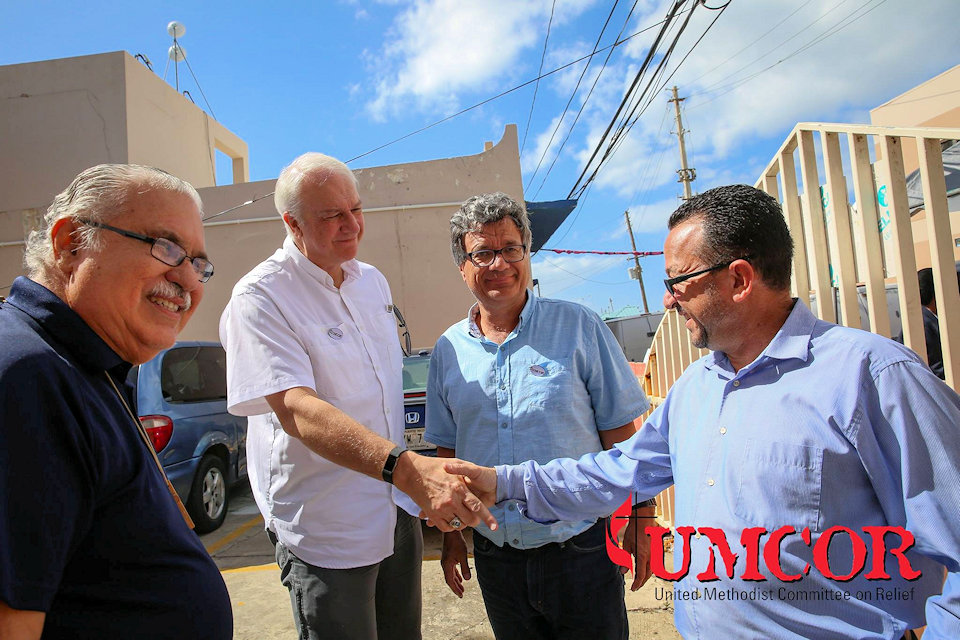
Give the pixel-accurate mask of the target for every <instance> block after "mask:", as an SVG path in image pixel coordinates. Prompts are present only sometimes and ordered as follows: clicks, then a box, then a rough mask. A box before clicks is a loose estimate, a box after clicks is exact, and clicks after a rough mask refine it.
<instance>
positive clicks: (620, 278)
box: [533, 252, 629, 297]
mask: <svg viewBox="0 0 960 640" xmlns="http://www.w3.org/2000/svg"><path fill="white" fill-rule="evenodd" d="M628 266H629V265H628V264H627V256H603V255H590V254H585V255H564V254H555V253H550V252H541V253H539V254H538V255H537V257H536V258H534V260H533V277H535V278H537V280H538V281H539V283H540V292H541V295H543V296H544V297H550V296H553V295H556V294H557V293H559V292H561V291H563V290H564V289H569V288H570V287H574V286H577V285H579V284H583V283H584V282H588V281H591V280H593V281H600V282H603V283H606V284H620V283H623V282H629V278H628V276H627V268H628ZM617 267H622V269H620V270H619V271H615V268H617ZM607 271H610V273H604V272H607Z"/></svg>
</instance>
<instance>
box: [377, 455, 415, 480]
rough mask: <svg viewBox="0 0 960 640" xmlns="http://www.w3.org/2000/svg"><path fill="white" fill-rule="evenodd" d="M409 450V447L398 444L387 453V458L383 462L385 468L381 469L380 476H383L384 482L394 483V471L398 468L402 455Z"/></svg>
mask: <svg viewBox="0 0 960 640" xmlns="http://www.w3.org/2000/svg"><path fill="white" fill-rule="evenodd" d="M407 452H408V450H407V449H404V448H403V447H401V446H396V447H394V448H393V449H392V450H391V451H390V453H389V454H387V459H386V461H385V462H384V463H383V468H382V469H381V470H380V477H382V478H383V481H384V482H386V483H389V484H394V481H395V478H394V473H395V472H396V470H397V465H398V464H399V463H400V457H401V456H402V455H403V454H405V453H407Z"/></svg>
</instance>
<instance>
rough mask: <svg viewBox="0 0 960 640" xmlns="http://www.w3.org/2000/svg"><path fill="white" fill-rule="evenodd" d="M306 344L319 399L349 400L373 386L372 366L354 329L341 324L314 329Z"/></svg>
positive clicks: (374, 382) (374, 378) (374, 379)
mask: <svg viewBox="0 0 960 640" xmlns="http://www.w3.org/2000/svg"><path fill="white" fill-rule="evenodd" d="M306 343H307V350H308V351H309V353H310V362H311V363H312V364H313V375H314V381H315V382H316V385H317V389H316V391H317V395H318V396H319V397H320V398H321V399H322V400H328V401H333V400H341V399H344V398H349V397H351V396H354V395H356V394H358V393H360V392H362V391H364V390H365V389H367V388H368V387H369V385H370V384H376V383H377V381H376V377H375V376H374V372H373V364H372V363H371V362H370V358H369V356H368V355H367V352H366V350H365V349H364V347H363V342H362V340H361V339H360V336H359V335H357V333H356V328H355V327H352V326H350V325H346V324H344V323H340V324H335V325H330V326H318V327H316V329H315V330H314V331H313V333H312V334H311V335H310V336H308V337H307V338H306ZM371 378H372V380H371ZM332 404H336V402H332Z"/></svg>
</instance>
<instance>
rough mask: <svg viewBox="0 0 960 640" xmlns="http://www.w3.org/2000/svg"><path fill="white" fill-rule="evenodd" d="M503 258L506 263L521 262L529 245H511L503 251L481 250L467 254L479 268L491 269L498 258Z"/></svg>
mask: <svg viewBox="0 0 960 640" xmlns="http://www.w3.org/2000/svg"><path fill="white" fill-rule="evenodd" d="M498 255H500V256H503V261H504V262H520V261H521V260H523V257H524V256H525V255H527V245H525V244H511V245H510V246H507V247H504V248H502V249H480V250H479V251H471V252H470V253H468V254H467V257H468V258H470V262H472V263H473V264H475V265H477V266H478V267H489V266H490V265H492V264H493V263H494V261H495V260H496V259H497V256H498Z"/></svg>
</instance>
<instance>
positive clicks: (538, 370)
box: [530, 364, 547, 378]
mask: <svg viewBox="0 0 960 640" xmlns="http://www.w3.org/2000/svg"><path fill="white" fill-rule="evenodd" d="M530 373H532V374H533V375H535V376H537V377H538V378H539V377H542V376H545V375H547V370H546V369H544V368H543V367H541V366H540V365H538V364H535V365H532V366H531V367H530Z"/></svg>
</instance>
